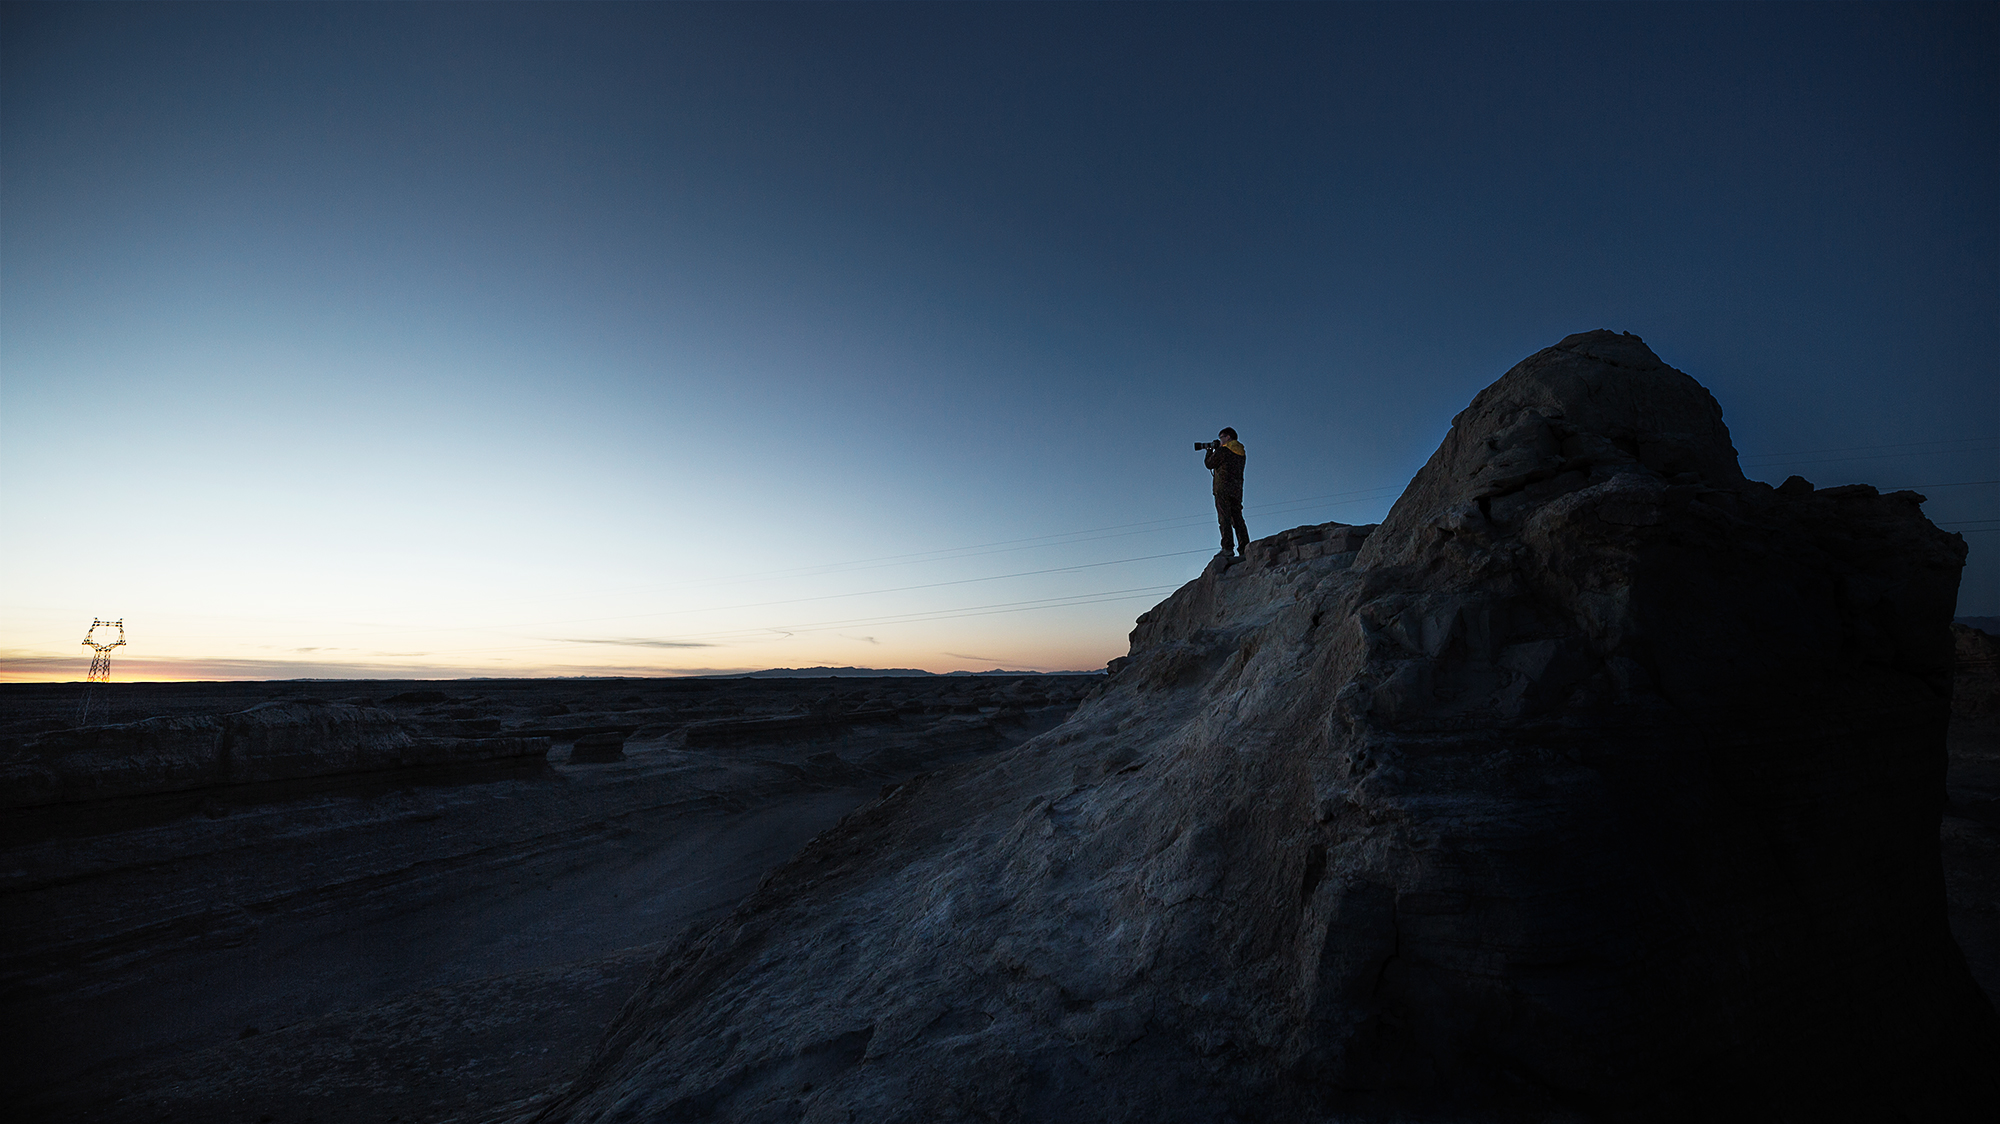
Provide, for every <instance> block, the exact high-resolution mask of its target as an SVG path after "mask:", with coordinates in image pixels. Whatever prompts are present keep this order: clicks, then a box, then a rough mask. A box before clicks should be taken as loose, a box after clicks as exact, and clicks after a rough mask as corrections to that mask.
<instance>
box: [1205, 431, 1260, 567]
mask: <svg viewBox="0 0 2000 1124" xmlns="http://www.w3.org/2000/svg"><path fill="white" fill-rule="evenodd" d="M1247 459H1248V457H1247V456H1246V455H1245V454H1244V452H1243V443H1242V442H1241V441H1238V440H1237V439H1236V431H1235V430H1233V429H1230V428H1229V427H1228V426H1224V427H1222V432H1220V433H1217V434H1216V435H1215V441H1214V442H1212V443H1211V444H1210V445H1209V446H1208V455H1207V456H1205V457H1203V458H1202V460H1201V463H1202V467H1204V468H1206V469H1208V470H1209V471H1210V472H1212V473H1214V475H1215V488H1214V491H1215V521H1216V523H1218V524H1219V525H1221V527H1222V553H1223V554H1226V555H1233V556H1234V557H1237V558H1241V557H1242V556H1243V551H1244V550H1246V549H1248V547H1249V546H1250V528H1248V527H1246V526H1244V525H1243V463H1244V461H1245V460H1247ZM1232 534H1233V535H1234V536H1235V545H1234V546H1232V545H1231V541H1230V536H1231V535H1232Z"/></svg>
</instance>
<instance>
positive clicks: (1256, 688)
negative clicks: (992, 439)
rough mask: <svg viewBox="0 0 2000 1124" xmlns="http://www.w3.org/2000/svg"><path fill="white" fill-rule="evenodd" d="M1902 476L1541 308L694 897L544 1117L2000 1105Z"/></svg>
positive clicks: (1512, 1114) (1638, 1116)
mask: <svg viewBox="0 0 2000 1124" xmlns="http://www.w3.org/2000/svg"><path fill="white" fill-rule="evenodd" d="M1920 502H1921V497H1919V496H1916V495H1913V494H1911V493H1896V494H1893V495H1886V496H1885V495H1879V494H1877V493H1876V491H1875V490H1874V489H1872V488H1868V487H1865V486H1852V487H1846V488H1834V489H1827V490H1822V491H1817V492H1815V491H1812V490H1811V489H1810V487H1809V486H1807V485H1804V484H1803V482H1800V483H1798V484H1794V485H1790V486H1788V487H1787V488H1786V489H1784V491H1783V493H1782V494H1781V493H1780V492H1779V491H1777V490H1774V489H1772V488H1770V487H1768V486H1765V485H1762V484H1757V483H1754V482H1749V481H1746V480H1745V479H1744V477H1743V475H1742V474H1741V472H1740V471H1739V470H1738V468H1737V466H1736V461H1735V454H1734V450H1733V449H1732V448H1731V447H1730V444H1729V435H1728V431H1727V429H1726V428H1725V427H1724V425H1723V423H1722V418H1721V410H1720V408H1719V407H1718V406H1717V404H1716V402H1715V400H1714V399H1713V398H1712V397H1711V396H1710V395H1709V394H1708V392H1707V391H1706V390H1704V389H1703V388H1702V387H1701V386H1700V385H1699V384H1698V383H1696V382H1695V381H1694V380H1693V379H1691V378H1689V377H1688V376H1687V375H1685V374H1682V373H1681V372H1679V371H1676V370H1674V369H1673V368H1671V367H1668V366H1666V365H1665V364H1663V363H1662V362H1661V361H1660V360H1659V359H1658V358H1656V357H1655V356H1654V355H1653V353H1652V352H1651V351H1650V350H1648V349H1647V348H1646V346H1645V345H1644V344H1643V343H1642V342H1641V341H1640V340H1639V339H1638V338H1637V337H1635V336H1629V335H1619V334H1616V333H1611V332H1601V331H1600V332H1589V333H1584V334H1581V335H1577V336H1572V337H1570V338H1568V339H1565V340H1563V341H1562V342H1561V343H1560V344H1558V345H1556V346H1555V347H1552V348H1548V349H1546V350H1544V351H1541V352H1539V353H1537V354H1535V355H1534V356H1531V357H1530V358H1528V359H1527V360H1525V361H1523V362H1522V363H1521V364H1520V365H1518V366H1517V367H1515V368H1514V369H1513V370H1512V371H1510V372H1509V373H1508V374H1507V375H1506V376H1505V377H1503V378H1502V379H1500V380H1499V381H1498V382H1496V383H1494V384H1493V385H1492V386H1491V387H1488V388H1487V389H1486V390H1485V391H1483V392H1482V393H1480V394H1479V395H1478V396H1477V397H1476V398H1475V399H1474V401H1473V403H1472V405H1471V406H1470V407H1469V408H1468V409H1467V410H1466V411H1465V412H1463V413H1462V414H1460V415H1459V417H1458V418H1457V419H1456V420H1455V423H1454V425H1453V428H1452V431H1451V434H1450V435H1449V436H1448V437H1447V438H1446V440H1445V442H1444V444H1443V446H1442V447H1441V448H1440V449H1439V450H1438V452H1437V453H1436V455H1435V456H1433V457H1432V458H1431V461H1430V463H1429V464H1428V465H1426V466H1425V468H1424V469H1423V470H1422V471H1421V472H1420V473H1419V474H1418V475H1417V477H1416V479H1415V480H1413V481H1412V483H1411V485H1410V487H1409V489H1408V491H1406V492H1405V494H1404V495H1403V497H1402V499H1401V500H1400V501H1399V502H1398V503H1397V504H1396V506H1395V508H1394V509H1393V511H1392V512H1391V513H1390V515H1389V517H1388V518H1387V519H1386V520H1385V521H1384V523H1383V524H1382V526H1380V527H1379V528H1376V529H1373V531H1372V533H1370V532H1369V531H1368V529H1365V528H1347V527H1341V526H1338V525H1329V526H1326V527H1318V528H1301V529H1300V530H1299V531H1296V532H1290V533H1288V534H1287V535H1286V536H1280V537H1279V538H1278V539H1276V540H1265V541H1263V542H1260V543H1258V544H1254V545H1255V549H1254V550H1253V551H1252V552H1251V553H1252V557H1251V559H1250V561H1248V562H1246V563H1243V564H1239V565H1237V566H1234V567H1230V568H1228V569H1220V568H1213V567H1212V568H1211V569H1210V570H1209V571H1208V572H1206V573H1204V574H1203V575H1202V576H1201V577H1200V578H1198V579H1197V580H1195V581H1193V582H1191V583H1189V584H1188V585H1187V586H1185V587H1184V588H1182V589H1181V590H1180V591H1179V592H1177V593H1175V594H1174V595H1173V596H1172V597H1170V598H1169V599H1168V600H1166V601H1165V602H1163V603H1162V604H1161V605H1159V606H1158V607H1156V608H1155V609H1153V610H1152V611H1151V612H1149V613H1147V614H1146V615H1145V616H1144V617H1141V618H1140V622H1139V626H1138V628H1137V629H1135V630H1134V632H1133V634H1132V649H1131V654H1130V655H1129V656H1128V657H1127V658H1126V659H1125V660H1124V661H1122V662H1121V663H1120V665H1119V666H1118V668H1117V674H1116V675H1115V677H1114V678H1113V679H1112V681H1111V682H1110V683H1109V684H1107V685H1106V687H1105V689H1104V690H1103V692H1102V693H1101V694H1100V695H1099V696H1098V697H1096V698H1095V699H1093V700H1091V701H1089V702H1087V703H1086V704H1085V705H1084V706H1083V707H1082V708H1080V709H1079V710H1078V712H1077V713H1076V715H1075V716H1074V717H1073V718H1072V719H1071V720H1070V721H1069V722H1068V723H1067V724H1065V725H1064V726H1062V727H1060V728H1058V729H1056V730H1054V731H1052V732H1050V733H1048V734H1045V735H1043V736H1041V737H1039V738H1037V739H1035V740H1033V741H1030V742H1028V743H1026V744H1025V745H1023V746H1022V747H1020V748H1018V749H1016V750H1014V751H1012V752H1009V753H1006V754H1002V755H999V756H996V757H994V758H991V759H987V760H982V761H978V762H974V763H971V764H968V765H965V766H962V767H959V768H956V769H952V770H948V771H944V772H941V773H937V774H933V775H928V776H923V777H920V778H918V779H917V780H914V781H912V782H910V783H908V784H905V785H903V786H901V787H900V788H897V789H895V790H894V791H892V792H889V793H887V794H886V795H885V796H884V798H883V799H881V800H880V801H878V802H876V803H875V804H873V805H871V806H869V807H867V808H865V809H863V810H861V811H859V812H857V813H855V814H854V815H853V816H851V817H849V818H848V819H847V820H846V821H844V822H843V823H842V825H841V826H840V827H839V828H837V829H835V830H833V831H830V832H828V833H826V834H824V835H822V836H820V837H819V838H818V839H816V840H815V841H814V842H813V843H812V844H811V845H810V846H808V847H807V848H806V849H805V850H804V851H803V852H802V853H801V854H800V855H799V856H798V857H797V858H796V859H795V860H793V861H792V862H791V863H789V864H788V865H786V866H785V867H783V868H781V869H779V870H778V871H777V872H775V873H774V874H773V875H771V876H770V877H769V878H768V879H767V880H766V882H765V884H764V885H763V886H762V887H761V888H760V889H759V890H758V891H757V892H756V893H755V894H753V895H752V896H751V897H750V898H749V899H748V900H746V901H745V902H744V903H743V904H742V905H741V906H740V907H739V908H738V909H737V910H736V912H735V913H734V914H733V915H732V916H730V917H728V918H727V919H725V920H723V921H720V922H717V923H715V924H712V925H707V926H703V927H697V928H695V929H691V930H689V931H687V932H686V933H684V934H683V935H682V937H681V938H680V941H679V944H678V947H677V948H676V950H675V951H674V952H673V953H671V954H670V955H668V956H667V957H666V958H665V959H664V960H663V961H662V963H661V966H660V968H659V970H658V972H657V974H656V976H655V977H654V979H653V980H652V981H651V983H650V984H649V985H648V987H647V988H645V989H644V990H642V991H641V992H640V994H639V995H637V996H636V997H635V998H634V999H633V1001H632V1002H631V1003H630V1004H628V1006H627V1008H626V1010H625V1012H624V1013H623V1014H622V1015H621V1017H620V1019H619V1020H618V1021H617V1023H616V1024H615V1025H614V1026H613V1027H612V1029H611V1031H610V1032H609V1034H608V1035H607V1037H606V1039H605V1041H604V1043H603V1045H602V1048H601V1049H600V1052H599V1055H598V1057H597V1059H596V1061H595V1062H594V1063H593V1064H592V1067H591V1069H590V1070H589V1071H588V1072H587V1073H586V1074H585V1076H584V1077H583V1078H582V1079H581V1080H580V1081H579V1082H578V1084H577V1086H576V1087H575V1088H574V1089H573V1090H572V1092H571V1093H570V1095H569V1096H568V1097H567V1098H565V1099H564V1100H562V1101H560V1102H558V1103H557V1104H556V1105H554V1106H552V1107H551V1109H550V1110H549V1111H548V1112H547V1113H545V1118H546V1119H550V1120H576V1121H586V1120H626V1119H635V1120H652V1121H692V1120H711V1119H713V1120H806V1121H832V1120H840V1121H847V1120H868V1121H913V1122H914V1121H943V1120H972V1119H999V1120H1020V1121H1071V1120H1073V1121H1092V1122H1096V1121H1111V1120H1133V1121H1140V1120H1144V1121H1218V1120H1332V1119H1373V1118H1383V1117H1392V1118H1396V1119H1425V1120H1428V1119H1437V1120H1480V1119H1489V1118H1490V1119H1521V1118H1525V1119H1543V1118H1550V1117H1548V1116H1547V1115H1546V1114H1550V1113H1555V1114H1557V1115H1556V1116H1555V1117H1553V1118H1566V1119H1578V1118H1582V1119H1611V1120H1625V1119H1632V1120H1681V1119H1694V1118H1699V1117H1701V1116H1703V1115H1708V1116H1715V1115H1726V1116H1728V1117H1731V1118H1760V1119H1769V1120H1798V1121H1806V1120H1815V1121H1817V1120H1834V1119H1927V1120H1952V1119H1965V1120H1972V1119H1992V1118H1994V1114H1995V1113H1996V1112H1997V1111H2000V1090H1996V1084H1995V1082H1996V1077H1995V1074H1996V1072H2000V1066H1996V1065H1995V1061H1996V1059H2000V1032H1997V1031H1996V1026H1995V1019H1994V1014H1993V1010H1992V1008H1991V1006H1990V1005H1989V1003H1988V1002H1987V1000H1986V998H1985V997H1984V995H1983V994H1982V993H1981V992H1980V991H1979V990H1978V989H1977V988H1976V986H1975V985H1974V983H1973V981H1972V979H1971V977H1970V976H1969V974H1968V973H1967V970H1966V967H1965V962H1964V958H1963V957H1962V956H1961V954H1960V953H1959V950H1958V948H1957V946H1956V945H1955V944H1954V943H1953V942H1952V939H1951V937H1950V934H1949V932H1948V930H1947V928H1946V923H1945V916H1944V893H1943V885H1942V878H1941V873H1940V869H1939V863H1938V834H1937V833H1938V822H1939V815H1940V810H1941V806H1942V802H1943V781H1944V760H1945V759H1944V728H1945V724H1946V721H1947V716H1948V711H1949V699H1950V690H1951V676H1952V665H1951V660H1952V639H1951V635H1950V633H1949V632H1948V630H1947V623H1948V622H1949V620H1950V618H1951V612H1952V605H1953V600H1954V596H1955V590H1956V586H1957V581H1958V572H1959V568H1960V566H1961V564H1962V561H1963V557H1964V549H1965V548H1964V545H1963V542H1962V540H1960V539H1959V538H1958V537H1957V536H1953V535H1948V534H1945V533H1943V532H1941V531H1939V530H1937V529H1936V528H1935V527H1933V526H1932V525H1931V524H1930V523H1929V522H1928V521H1927V520H1925V519H1924V517H1923V515H1922V514H1921V512H1920V510H1919V507H1918V505H1919V503H1920ZM1357 548H1358V549H1357ZM1523 1114H1526V1115H1523Z"/></svg>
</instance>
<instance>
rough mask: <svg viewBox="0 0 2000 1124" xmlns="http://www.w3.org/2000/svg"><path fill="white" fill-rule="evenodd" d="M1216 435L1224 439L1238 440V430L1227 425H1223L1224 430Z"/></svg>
mask: <svg viewBox="0 0 2000 1124" xmlns="http://www.w3.org/2000/svg"><path fill="white" fill-rule="evenodd" d="M1216 436H1217V437H1218V438H1221V439H1222V440H1224V441H1234V440H1236V431H1235V430H1233V429H1231V428H1229V427H1228V426H1226V425H1225V426H1223V427H1222V432H1220V433H1218V434H1216Z"/></svg>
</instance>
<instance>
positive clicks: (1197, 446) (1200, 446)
mask: <svg viewBox="0 0 2000 1124" xmlns="http://www.w3.org/2000/svg"><path fill="white" fill-rule="evenodd" d="M1220 448H1222V442H1220V441H1197V442H1195V443H1194V451H1195V452H1197V453H1208V452H1213V451H1214V450H1216V449H1220Z"/></svg>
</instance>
